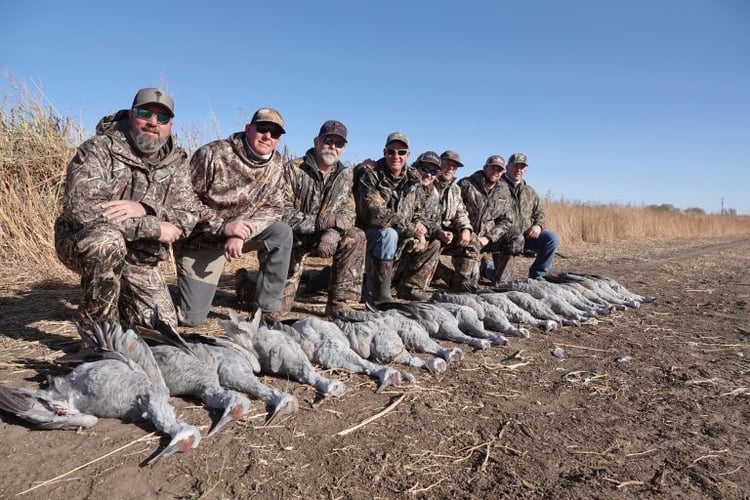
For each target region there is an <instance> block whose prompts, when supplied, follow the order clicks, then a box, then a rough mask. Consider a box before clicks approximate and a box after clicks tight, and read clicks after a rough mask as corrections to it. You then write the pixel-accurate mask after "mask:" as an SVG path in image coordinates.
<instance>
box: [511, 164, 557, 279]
mask: <svg viewBox="0 0 750 500" xmlns="http://www.w3.org/2000/svg"><path fill="white" fill-rule="evenodd" d="M527 167H528V160H527V158H526V155H525V154H523V153H513V154H512V155H510V158H508V169H507V170H506V171H505V172H504V173H503V175H502V177H501V183H502V184H503V186H504V188H506V189H507V192H508V193H509V199H510V202H511V207H512V209H513V226H512V228H511V232H512V233H514V234H519V233H520V234H522V235H523V238H524V246H523V251H524V252H533V253H535V254H536V258H535V259H534V262H532V263H531V267H530V268H529V278H533V279H538V278H541V277H542V276H544V275H545V274H547V272H548V271H549V269H550V267H552V261H553V260H554V258H555V252H556V251H557V246H558V244H559V242H560V238H559V237H558V236H557V234H556V233H553V232H552V231H548V230H546V229H544V226H545V225H546V218H545V215H544V209H543V208H542V205H541V203H540V201H539V195H537V194H536V191H534V188H532V187H531V186H529V185H528V184H527V183H526V181H525V180H524V178H523V176H524V173H525V172H526V168H527ZM496 269H497V270H499V271H500V272H502V271H503V270H502V269H499V268H496Z"/></svg>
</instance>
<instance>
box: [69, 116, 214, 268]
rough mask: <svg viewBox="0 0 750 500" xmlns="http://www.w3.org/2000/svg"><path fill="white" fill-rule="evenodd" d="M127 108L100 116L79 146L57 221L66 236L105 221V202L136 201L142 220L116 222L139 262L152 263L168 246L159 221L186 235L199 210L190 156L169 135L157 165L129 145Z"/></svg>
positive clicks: (72, 162) (164, 254) (132, 219)
mask: <svg viewBox="0 0 750 500" xmlns="http://www.w3.org/2000/svg"><path fill="white" fill-rule="evenodd" d="M127 130H128V110H120V111H118V112H117V113H115V114H114V115H110V116H106V117H104V118H102V119H101V120H100V121H99V123H98V124H97V126H96V135H95V136H94V137H92V138H91V139H88V140H87V141H86V142H84V143H83V144H81V145H80V146H79V147H78V150H77V151H76V154H75V156H74V157H73V159H72V160H71V161H70V163H69V164H68V167H67V173H66V180H65V192H64V194H63V210H62V214H60V216H59V217H58V220H57V224H60V225H61V226H62V227H63V228H64V229H65V231H64V232H65V233H66V234H69V233H71V232H72V233H75V232H77V231H78V230H80V229H81V228H83V227H90V226H92V225H96V224H104V223H107V222H106V221H105V220H104V218H103V217H102V208H101V203H103V202H106V201H114V200H133V201H137V202H139V203H141V204H142V205H143V206H144V208H145V209H146V215H144V216H143V217H134V218H130V219H127V220H126V221H124V222H122V223H121V224H117V226H118V227H119V229H120V231H121V233H122V236H123V238H124V239H125V243H126V246H127V248H128V250H129V252H130V253H131V255H132V256H134V257H135V258H136V260H137V261H141V262H147V263H151V264H154V263H156V262H158V261H159V260H164V259H166V257H167V255H168V251H167V250H168V245H167V244H165V243H160V242H159V241H158V239H159V236H160V235H161V230H160V228H159V223H160V222H162V221H166V222H171V223H172V224H174V225H176V226H177V227H179V228H180V229H181V231H182V235H183V236H187V235H188V234H190V231H192V230H193V227H194V226H195V224H196V222H197V221H198V214H199V212H200V210H201V208H202V207H201V204H200V202H199V201H198V199H197V198H196V196H195V194H194V193H193V189H192V186H191V184H190V174H189V171H188V168H187V154H186V153H185V151H184V150H183V149H182V148H181V147H179V146H178V145H177V143H176V140H175V138H174V136H171V137H169V139H168V140H167V142H166V144H165V145H164V146H163V147H162V149H161V150H160V151H159V159H158V160H156V161H155V162H154V163H151V162H148V161H146V160H145V159H144V158H142V157H141V156H140V155H139V154H138V153H137V152H136V150H135V148H134V146H132V145H131V143H130V141H129V139H128V136H127Z"/></svg>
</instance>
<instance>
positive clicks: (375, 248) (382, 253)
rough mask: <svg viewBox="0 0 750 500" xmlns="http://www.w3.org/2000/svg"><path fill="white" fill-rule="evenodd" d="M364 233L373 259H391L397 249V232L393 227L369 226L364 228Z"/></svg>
mask: <svg viewBox="0 0 750 500" xmlns="http://www.w3.org/2000/svg"><path fill="white" fill-rule="evenodd" d="M365 234H366V235H367V247H368V248H369V250H370V254H371V255H372V257H373V258H374V259H378V260H393V258H394V257H395V256H396V250H398V233H397V232H396V230H395V229H393V228H390V227H386V228H383V229H378V228H376V227H370V228H367V229H366V230H365Z"/></svg>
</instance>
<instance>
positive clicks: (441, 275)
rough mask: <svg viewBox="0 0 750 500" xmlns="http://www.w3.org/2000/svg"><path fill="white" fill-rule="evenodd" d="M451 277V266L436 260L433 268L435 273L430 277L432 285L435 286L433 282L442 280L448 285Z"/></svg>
mask: <svg viewBox="0 0 750 500" xmlns="http://www.w3.org/2000/svg"><path fill="white" fill-rule="evenodd" d="M452 279H453V271H451V268H450V267H448V266H446V265H445V264H443V263H442V262H438V265H437V269H435V275H434V276H433V277H432V285H433V286H435V282H437V281H442V282H443V283H445V284H446V285H448V286H450V284H451V280H452Z"/></svg>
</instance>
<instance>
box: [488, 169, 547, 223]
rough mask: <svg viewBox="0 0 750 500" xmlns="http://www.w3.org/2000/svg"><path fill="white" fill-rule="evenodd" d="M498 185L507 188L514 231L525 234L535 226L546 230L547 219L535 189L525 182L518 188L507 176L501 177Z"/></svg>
mask: <svg viewBox="0 0 750 500" xmlns="http://www.w3.org/2000/svg"><path fill="white" fill-rule="evenodd" d="M498 184H502V185H503V187H504V188H506V192H507V193H508V197H509V199H510V201H511V206H512V208H513V228H514V229H516V230H518V232H520V233H523V232H524V231H526V230H527V229H528V228H530V227H531V226H533V225H535V224H536V225H537V226H539V227H541V228H542V229H543V228H544V226H545V224H546V223H547V219H546V217H545V215H544V210H543V209H542V205H541V203H540V202H539V195H537V194H536V191H534V188H532V187H531V186H529V185H528V184H526V181H524V180H522V181H521V182H520V183H519V184H518V186H514V185H513V183H512V182H511V181H510V180H509V179H508V178H506V177H505V175H503V176H501V177H500V182H498Z"/></svg>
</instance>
